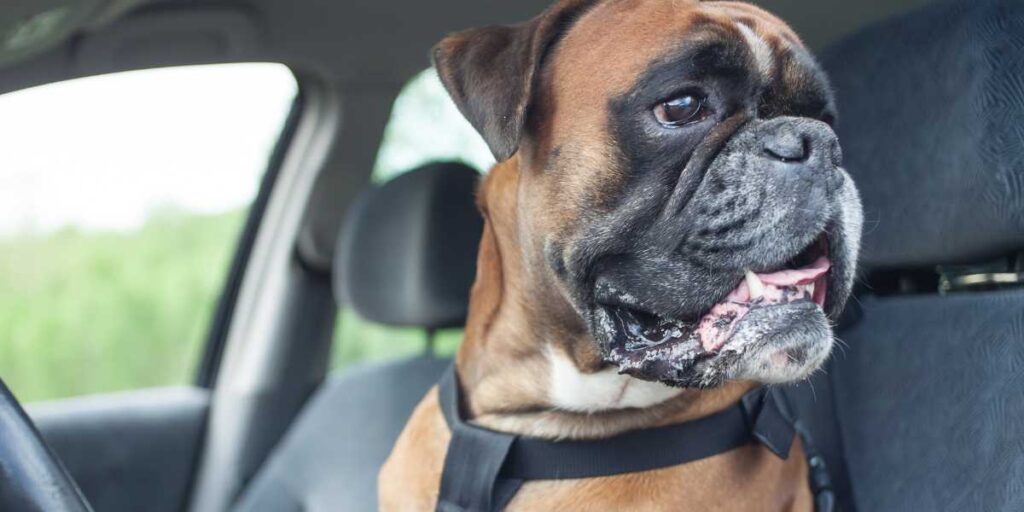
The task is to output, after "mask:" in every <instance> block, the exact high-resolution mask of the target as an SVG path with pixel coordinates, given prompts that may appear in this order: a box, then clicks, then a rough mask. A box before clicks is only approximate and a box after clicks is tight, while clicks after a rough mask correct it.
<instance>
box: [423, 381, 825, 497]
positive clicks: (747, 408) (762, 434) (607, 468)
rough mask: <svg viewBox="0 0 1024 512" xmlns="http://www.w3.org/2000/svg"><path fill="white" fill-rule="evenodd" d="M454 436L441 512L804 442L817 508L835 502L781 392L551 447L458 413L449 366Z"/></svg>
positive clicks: (783, 453)
mask: <svg viewBox="0 0 1024 512" xmlns="http://www.w3.org/2000/svg"><path fill="white" fill-rule="evenodd" d="M438 385H439V389H438V393H439V398H440V402H441V410H442V412H443V414H444V418H445V421H447V423H448V428H449V429H450V430H451V433H452V438H451V442H450V443H449V445H448V453H447V455H446V456H445V460H444V472H443V473H442V476H441V490H440V496H439V497H438V500H437V510H438V511H439V512H470V511H471V512H491V511H500V510H503V509H504V508H505V506H506V505H507V504H508V503H509V501H511V500H512V498H513V497H514V496H515V494H516V492H518V491H519V488H520V487H521V486H522V485H523V483H524V482H526V481H530V480H567V479H577V478H592V477H600V476H611V475H621V474H624V473H634V472H640V471H649V470H652V469H659V468H666V467H670V466H676V465H679V464H685V463H687V462H692V461H695V460H700V459H703V458H707V457H711V456H713V455H717V454H719V453H724V452H727V451H729V450H732V449H735V448H739V447H741V446H745V445H749V444H755V443H760V444H762V445H764V446H765V447H766V448H768V449H769V450H771V452H772V453H774V454H775V455H777V456H778V457H779V458H782V459H785V458H787V457H788V456H789V450H790V448H791V447H792V445H793V438H794V437H795V436H796V435H798V434H799V435H800V436H801V442H802V444H803V447H804V451H805V452H806V454H807V458H808V465H809V467H810V485H811V491H812V492H813V493H814V502H815V510H816V511H817V512H832V511H833V510H834V508H835V496H834V494H833V492H832V485H831V482H830V480H829V476H828V471H827V469H826V468H825V464H824V459H822V458H821V456H820V455H819V454H818V453H817V452H816V451H815V450H814V448H813V444H812V443H811V439H810V436H809V434H808V433H807V431H806V429H805V428H803V425H802V424H801V423H800V422H799V421H795V420H793V419H792V418H793V416H792V415H791V414H789V413H788V411H787V409H786V407H785V406H784V405H785V404H784V402H785V398H784V397H782V396H781V395H780V393H779V391H778V390H775V389H770V388H765V387H761V388H757V389H755V390H753V391H751V392H749V393H747V394H746V395H744V396H743V398H742V399H741V400H740V402H739V403H737V404H736V405H734V406H732V407H730V408H728V409H725V410H724V411H721V412H718V413H715V414H712V415H710V416H706V417H703V418H699V419H696V420H693V421H689V422H686V423H681V424H677V425H669V426H665V427H658V428H650V429H645V430H636V431H632V432H626V433H624V434H620V435H617V436H614V437H609V438H605V439H598V440H593V441H549V440H546V439H538V438H532V437H521V436H517V435H512V434H505V433H501V432H495V431H493V430H488V429H485V428H482V427H478V426H475V425H472V424H470V423H468V422H467V421H466V420H465V419H464V417H463V415H462V397H461V393H460V391H459V382H458V376H457V375H456V372H455V366H454V365H452V367H450V368H449V369H448V370H447V371H445V373H444V375H443V376H442V377H441V381H440V382H439V384H438Z"/></svg>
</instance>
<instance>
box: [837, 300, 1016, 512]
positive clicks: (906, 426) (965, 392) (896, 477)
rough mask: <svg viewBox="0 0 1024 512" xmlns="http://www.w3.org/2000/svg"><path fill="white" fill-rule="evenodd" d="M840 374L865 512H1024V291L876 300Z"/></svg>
mask: <svg viewBox="0 0 1024 512" xmlns="http://www.w3.org/2000/svg"><path fill="white" fill-rule="evenodd" d="M861 302H862V305H863V311H864V317H863V320H862V321H861V322H858V323H857V324H856V325H854V326H853V327H852V328H851V329H850V330H849V331H847V332H845V333H844V334H843V339H844V340H846V342H847V343H848V344H849V345H850V350H848V351H847V353H846V355H845V356H842V355H840V356H838V357H837V359H836V364H835V365H834V367H833V378H834V385H835V387H836V389H835V397H836V404H837V405H838V407H837V412H838V417H839V424H840V425H841V432H842V435H843V442H844V444H845V447H846V460H847V464H848V468H849V473H850V477H851V479H852V487H853V494H854V499H855V501H856V503H857V505H858V509H859V510H865V511H875V510H878V511H885V510H930V511H941V510H949V511H961V510H986V511H996V510H1006V511H1010V510H1014V511H1017V510H1024V421H1022V418H1024V290H1019V291H1005V292H989V293H972V294H962V295H950V296H945V297H941V296H934V295H921V296H895V297H885V298H878V297H865V298H863V299H861Z"/></svg>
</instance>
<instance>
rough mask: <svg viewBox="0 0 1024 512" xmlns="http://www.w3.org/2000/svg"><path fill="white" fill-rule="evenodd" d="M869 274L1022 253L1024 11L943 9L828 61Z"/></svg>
mask: <svg viewBox="0 0 1024 512" xmlns="http://www.w3.org/2000/svg"><path fill="white" fill-rule="evenodd" d="M822 60H823V63H824V65H825V68H826V69H827V70H828V72H829V74H830V75H831V78H832V82H833V86H834V88H835V90H836V94H837V100H838V106H839V122H838V126H837V133H838V134H839V140H840V142H841V143H842V145H843V154H844V156H845V167H846V169H847V170H848V171H849V172H850V173H851V174H852V175H853V177H854V179H855V181H856V182H857V185H858V187H859V188H860V191H861V194H862V199H863V202H864V219H865V223H864V239H863V252H862V259H861V261H862V264H863V265H864V266H865V267H866V268H869V269H880V268H890V269H895V268H910V267H923V266H931V265H935V264H958V263H977V262H984V261H987V260H988V259H992V258H996V257H1000V256H1007V255H1010V254H1011V253H1013V252H1016V251H1020V250H1024V2H1013V1H1005V0H982V1H971V2H949V3H947V2H940V3H939V4H935V5H932V6H929V7H926V8H924V9H923V10H919V11H916V12H913V13H911V14H908V15H904V16H902V17H899V18H895V19H893V20H891V21H888V22H885V23H883V24H881V25H877V26H875V27H873V28H869V29H867V30H865V31H863V32H860V33H859V34H856V35H854V36H852V37H850V38H848V39H846V40H844V41H842V42H840V43H839V44H837V45H836V46H834V47H832V48H831V49H829V50H828V51H826V52H825V53H824V54H823V59H822Z"/></svg>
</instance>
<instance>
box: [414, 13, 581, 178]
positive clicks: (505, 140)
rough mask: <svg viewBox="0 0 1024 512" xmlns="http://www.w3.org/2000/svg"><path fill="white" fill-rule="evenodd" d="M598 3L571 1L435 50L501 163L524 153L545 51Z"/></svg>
mask: <svg viewBox="0 0 1024 512" xmlns="http://www.w3.org/2000/svg"><path fill="white" fill-rule="evenodd" d="M593 2H594V0H566V1H563V2H559V3H557V4H556V5H554V6H552V7H550V8H548V10H546V11H544V12H543V13H541V14H540V15H539V16H537V17H536V18H533V19H532V20H530V21H527V22H525V23H521V24H518V25H492V26H488V27H481V28H474V29H470V30H464V31H462V32H456V33H454V34H451V35H449V36H448V37H446V38H444V39H443V40H442V41H441V42H440V43H438V44H437V46H435V47H434V49H433V52H432V57H433V61H434V67H435V68H436V69H437V74H438V75H439V76H440V77H441V82H442V83H443V84H444V86H445V89H447V90H448V94H449V95H451V97H452V100H454V101H455V105H456V106H458V107H459V111H461V112H462V115H463V116H465V117H466V119H467V120H469V123H470V124H472V125H473V128H476V131H477V132H479V133H480V135H481V136H483V138H484V141H485V142H487V145H488V146H489V147H490V149H491V152H492V153H494V158H495V159H497V160H498V161H499V162H500V161H503V160H506V159H508V158H509V157H511V156H512V155H513V154H515V152H516V150H517V149H519V139H520V136H521V135H522V130H523V126H524V124H525V122H526V115H527V111H528V109H529V106H530V101H531V97H532V95H533V86H534V81H535V78H536V76H537V75H539V74H540V73H539V72H540V67H541V65H542V61H543V60H544V56H545V53H547V50H548V49H549V48H551V46H553V45H554V44H555V43H556V42H557V41H558V39H559V38H560V37H561V35H562V34H564V33H565V31H566V30H568V27H569V26H570V25H571V24H572V22H573V21H574V20H575V19H576V18H577V17H578V16H580V15H581V14H582V13H583V12H584V10H585V9H586V8H587V7H588V6H589V5H591V4H592V3H593Z"/></svg>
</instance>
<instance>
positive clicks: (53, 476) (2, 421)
mask: <svg viewBox="0 0 1024 512" xmlns="http://www.w3.org/2000/svg"><path fill="white" fill-rule="evenodd" d="M0 510H24V511H36V510H39V511H46V512H50V511H53V512H91V511H92V507H90V506H89V503H88V502H87V501H85V496H83V495H82V491H81V490H79V489H78V485H76V484H75V481H74V480H72V479H71V476H70V475H68V472H67V470H65V469H64V465H63V464H61V463H60V459H58V458H57V457H56V456H55V455H54V454H53V452H51V451H50V449H49V447H47V446H46V443H45V442H43V438H42V437H41V436H40V435H39V431H38V430H36V426H35V424H33V423H32V420H30V419H29V417H28V415H27V414H25V410H24V409H22V408H21V404H19V403H18V400H17V399H16V398H14V395H12V394H11V391H10V390H9V389H7V385H6V384H4V381H3V379H0Z"/></svg>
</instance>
